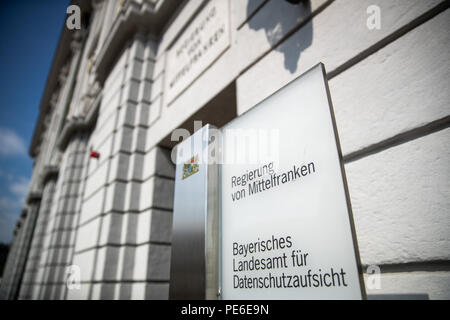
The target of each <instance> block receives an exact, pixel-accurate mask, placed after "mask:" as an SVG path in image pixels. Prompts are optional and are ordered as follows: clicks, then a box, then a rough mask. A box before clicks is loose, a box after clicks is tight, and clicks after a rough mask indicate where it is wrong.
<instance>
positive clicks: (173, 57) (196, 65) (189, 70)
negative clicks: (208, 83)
mask: <svg viewBox="0 0 450 320" xmlns="http://www.w3.org/2000/svg"><path fill="white" fill-rule="evenodd" d="M229 45H230V31H229V7H228V0H214V1H209V2H208V4H207V5H206V6H205V7H204V8H203V9H202V10H201V12H200V13H199V14H198V16H197V17H196V18H195V19H194V21H192V22H191V23H190V24H189V26H188V28H187V29H186V30H185V31H184V32H183V34H182V35H181V37H180V38H179V39H178V40H177V41H176V43H175V44H174V45H173V46H172V48H171V49H170V51H169V53H168V62H167V63H168V64H167V78H166V91H165V94H166V95H167V102H168V103H170V102H172V101H173V100H174V99H175V98H176V97H177V96H178V95H179V94H180V93H181V92H182V91H183V90H184V89H186V88H187V87H188V86H189V85H190V84H191V83H192V82H193V81H194V80H195V79H196V78H197V77H198V76H199V75H200V74H201V73H202V72H203V71H204V70H205V69H206V68H208V67H209V66H210V65H211V64H212V63H213V62H214V61H215V60H216V59H217V58H218V57H219V56H220V54H221V53H223V52H224V51H225V49H227V48H228V46H229Z"/></svg>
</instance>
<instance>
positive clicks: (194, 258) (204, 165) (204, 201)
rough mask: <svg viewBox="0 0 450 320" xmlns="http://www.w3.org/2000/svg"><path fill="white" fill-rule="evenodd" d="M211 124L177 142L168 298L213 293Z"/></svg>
mask: <svg viewBox="0 0 450 320" xmlns="http://www.w3.org/2000/svg"><path fill="white" fill-rule="evenodd" d="M214 132H216V130H215V129H214V128H213V127H212V126H210V125H206V126H205V127H203V128H202V129H200V130H198V131H197V132H196V133H194V134H193V135H192V136H191V137H190V138H188V139H186V140H185V141H183V142H182V143H180V144H179V145H177V147H176V148H177V150H176V152H177V166H176V178H175V203H174V220H173V238H172V259H171V271H170V280H171V281H170V289H169V298H170V299H195V300H200V299H217V292H218V259H219V248H218V241H219V238H218V237H219V229H218V223H219V217H218V211H219V210H218V190H217V188H218V164H217V163H216V161H215V156H214V152H215V150H214V149H215V146H217V143H218V142H219V140H217V139H216V137H215V136H214Z"/></svg>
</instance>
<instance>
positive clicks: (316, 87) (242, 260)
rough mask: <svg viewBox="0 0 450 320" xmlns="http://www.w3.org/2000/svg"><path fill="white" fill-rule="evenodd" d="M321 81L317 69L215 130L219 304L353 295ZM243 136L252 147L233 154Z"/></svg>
mask: <svg viewBox="0 0 450 320" xmlns="http://www.w3.org/2000/svg"><path fill="white" fill-rule="evenodd" d="M324 74H325V71H324V68H323V65H321V64H320V65H318V66H317V67H315V68H313V69H311V70H310V71H308V72H307V73H305V74H304V75H303V76H301V77H300V78H298V79H296V80H295V81H293V82H291V83H290V84H289V85H287V86H286V87H284V88H283V89H281V90H280V91H278V92H276V93H275V94H273V95H272V96H271V97H269V98H268V99H266V100H265V101H263V102H262V103H260V104H259V105H258V106H256V107H254V108H253V109H251V110H250V111H249V112H247V113H246V114H244V115H242V116H241V117H239V118H237V119H235V120H234V121H232V122H231V123H229V124H228V125H227V126H226V127H224V129H223V135H224V138H223V139H224V140H223V146H224V149H223V150H224V161H225V163H224V164H223V165H222V168H221V182H220V183H221V202H222V211H221V217H222V218H221V219H222V265H221V273H222V284H221V286H222V298H223V299H361V298H362V283H361V278H360V274H359V272H358V258H357V249H356V247H355V246H356V241H355V238H354V237H355V236H354V230H353V227H352V226H353V224H352V221H351V209H350V202H349V200H348V192H347V189H346V185H345V178H344V173H343V169H342V168H343V166H342V162H341V158H340V156H339V153H340V152H339V146H338V143H337V141H338V140H337V137H336V134H335V127H334V120H333V119H334V118H333V112H332V108H331V106H330V102H329V98H328V97H329V95H328V87H327V84H326V79H325V76H324ZM236 132H240V134H241V137H242V134H246V133H250V134H247V137H246V138H245V139H244V138H242V139H240V140H235V137H236V136H237V135H236ZM252 135H253V138H255V137H256V140H255V141H258V143H257V145H258V146H259V148H260V149H259V150H252V149H251V147H252V145H254V144H255V143H249V144H248V146H247V147H243V148H242V143H243V141H247V142H248V141H250V140H251V138H249V139H247V138H248V137H250V136H252ZM231 140H235V141H240V142H241V147H237V149H238V150H236V147H235V141H231ZM264 146H265V147H264ZM261 148H263V149H264V150H265V152H263V153H261ZM249 150H250V151H249ZM267 150H269V152H266V151H267ZM246 151H249V152H248V154H249V155H250V156H252V159H251V161H240V163H236V159H237V158H238V157H236V156H240V157H241V158H242V153H243V152H244V153H245V152H246ZM255 152H256V155H257V156H255ZM258 152H259V155H258V154H257V153H258ZM230 154H231V155H232V156H230ZM241 160H242V159H241Z"/></svg>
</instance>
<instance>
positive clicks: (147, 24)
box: [95, 0, 185, 84]
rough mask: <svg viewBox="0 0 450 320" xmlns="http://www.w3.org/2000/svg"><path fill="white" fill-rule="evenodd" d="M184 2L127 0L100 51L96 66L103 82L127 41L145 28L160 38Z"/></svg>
mask: <svg viewBox="0 0 450 320" xmlns="http://www.w3.org/2000/svg"><path fill="white" fill-rule="evenodd" d="M184 4H185V2H184V1H179V0H125V1H123V3H122V4H121V5H120V10H119V11H118V14H117V16H116V18H115V20H114V22H113V25H112V27H111V30H110V31H109V33H108V35H107V37H106V40H105V42H104V43H103V44H102V47H101V49H100V51H99V54H98V57H97V61H96V65H95V69H96V72H97V79H98V81H99V82H100V84H103V82H104V81H105V79H106V77H107V75H108V72H109V70H110V69H111V67H112V64H113V63H114V61H115V59H116V58H117V56H118V55H119V54H120V52H121V50H122V49H123V47H124V46H125V45H126V44H127V42H128V41H129V40H130V39H131V38H132V37H133V36H134V35H135V34H136V33H138V32H140V31H143V32H145V33H147V34H151V35H153V36H155V37H156V38H159V36H160V33H161V31H162V30H163V28H164V26H165V25H166V23H167V21H168V20H169V19H170V18H171V16H172V15H173V14H174V12H176V11H177V9H178V8H179V7H181V6H183V5H184Z"/></svg>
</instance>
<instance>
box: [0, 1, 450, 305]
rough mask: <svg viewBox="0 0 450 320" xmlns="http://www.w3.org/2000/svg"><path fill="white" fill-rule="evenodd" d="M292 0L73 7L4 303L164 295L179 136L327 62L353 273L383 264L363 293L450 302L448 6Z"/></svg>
mask: <svg viewBox="0 0 450 320" xmlns="http://www.w3.org/2000/svg"><path fill="white" fill-rule="evenodd" d="M291 2H294V3H291ZM295 2H296V1H285V0H210V1H206V0H186V1H178V0H124V1H122V0H121V1H119V0H108V1H106V0H104V1H102V0H93V1H73V4H75V5H78V6H79V7H80V8H81V12H82V26H81V29H80V30H69V29H68V28H67V27H65V26H64V27H63V30H62V34H61V37H60V40H59V45H58V47H57V49H56V53H55V56H54V60H53V64H52V67H51V70H50V73H49V77H48V80H47V84H46V87H45V90H44V92H43V96H42V101H41V104H40V114H39V119H38V122H37V124H36V129H35V133H34V136H33V140H32V142H31V146H30V155H31V156H32V157H33V158H34V159H35V162H34V171H33V177H32V182H31V186H30V190H29V194H28V198H27V204H26V207H25V208H24V210H23V212H22V214H21V216H20V219H19V222H18V224H17V227H16V230H15V236H14V240H13V243H12V247H11V250H10V254H9V257H8V261H7V265H6V268H5V273H4V277H3V281H2V283H1V287H0V296H1V297H2V298H4V299H167V298H168V291H169V285H170V272H169V271H170V256H171V230H172V207H173V194H174V164H173V163H172V162H171V160H170V153H171V148H172V147H173V146H174V145H175V143H176V142H173V141H171V139H170V136H171V132H172V131H173V130H174V129H176V128H186V129H188V130H190V132H192V130H193V127H194V125H193V121H194V120H201V121H202V122H203V123H204V124H206V123H211V124H213V125H215V126H217V127H221V126H223V125H224V124H226V123H227V122H229V121H230V120H232V119H233V118H235V117H237V116H239V115H241V114H242V113H244V112H245V111H247V110H248V109H250V108H252V107H253V106H254V105H255V104H257V103H258V102H260V101H262V100H263V99H264V98H266V97H267V96H269V95H270V94H271V93H273V92H274V91H276V90H277V89H279V88H280V87H282V86H283V85H285V84H287V83H288V82H289V81H291V80H292V79H294V78H296V77H297V76H299V75H300V74H302V73H303V72H305V71H306V70H308V69H309V68H310V67H312V66H314V65H316V64H317V63H319V62H323V63H324V64H325V67H326V69H327V75H328V79H329V84H330V90H331V97H332V100H333V104H334V109H335V114H336V121H337V127H338V131H339V135H340V139H341V146H342V150H343V156H344V160H345V169H346V172H347V179H348V184H349V189H350V196H351V200H352V206H353V212H354V219H355V224H356V231H357V238H358V242H359V249H360V254H361V259H362V263H363V267H364V270H365V271H366V272H369V273H370V272H371V270H376V268H375V269H373V266H377V267H379V268H380V270H381V278H380V280H381V281H380V288H378V289H377V288H376V284H375V285H373V284H371V283H369V282H370V281H372V278H368V274H367V273H366V275H365V277H366V281H367V283H366V286H367V291H368V293H369V295H370V294H375V295H376V294H406V295H411V294H419V295H422V296H424V297H428V298H431V299H443V298H446V299H448V298H450V217H449V214H450V197H449V190H450V166H449V163H450V148H449V141H450V129H449V124H450V90H449V88H448V83H449V79H450V68H449V65H450V54H449V49H450V33H449V32H448V30H449V29H450V11H449V10H448V8H449V1H443V0H428V1H421V0H396V1H392V0H358V1H355V0H335V1H328V0H308V1H306V0H305V1H297V2H298V3H295ZM377 8H378V9H379V12H378V13H379V16H378V17H377V16H376V14H377ZM376 18H380V21H378V22H379V25H377V23H374V24H371V19H376ZM372 22H373V21H372ZM93 155H94V156H93ZM69 266H72V267H73V266H75V269H70V268H69V269H68V267H69ZM369 267H370V268H369ZM77 268H78V269H77ZM368 268H369V269H368ZM71 272H74V274H73V273H71ZM74 275H79V276H80V280H81V283H80V287H79V288H70V286H68V280H69V279H70V277H71V276H74Z"/></svg>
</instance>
